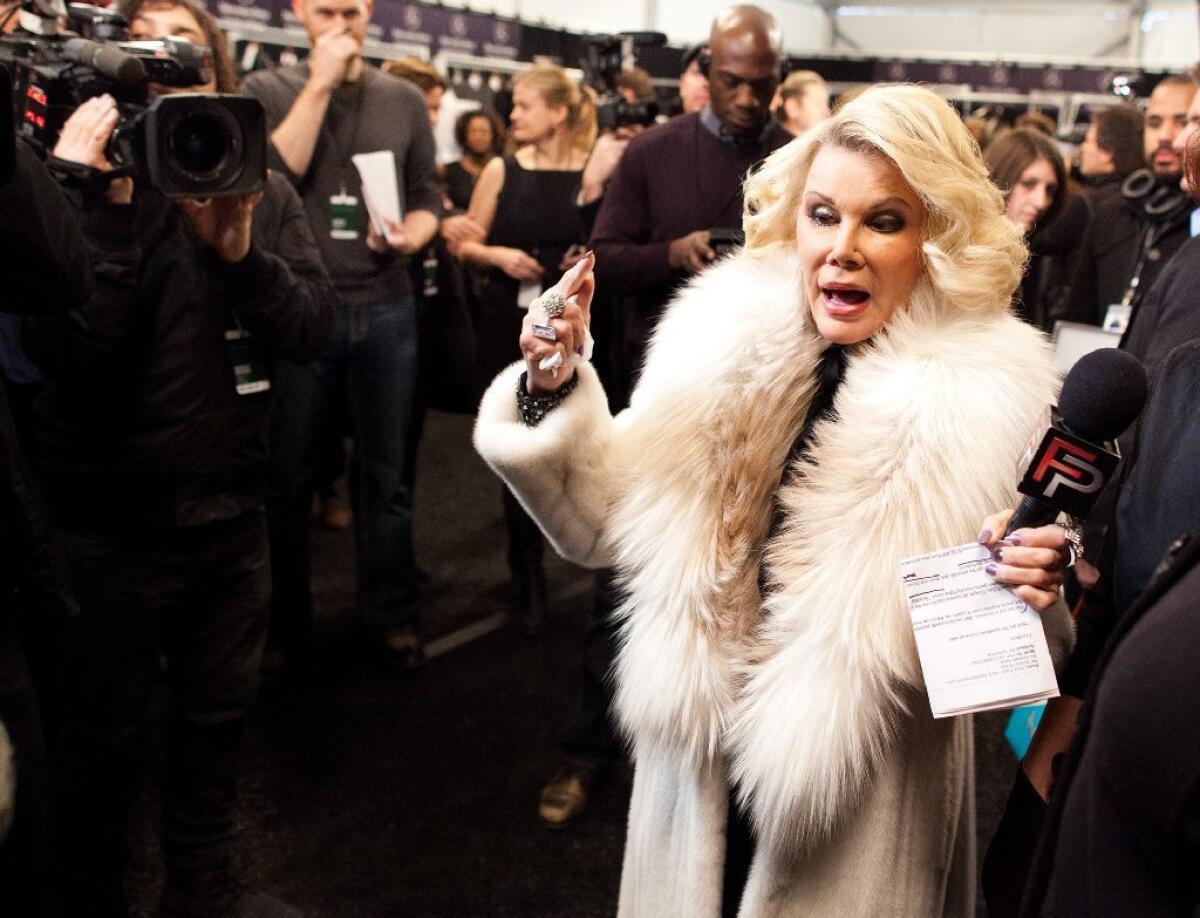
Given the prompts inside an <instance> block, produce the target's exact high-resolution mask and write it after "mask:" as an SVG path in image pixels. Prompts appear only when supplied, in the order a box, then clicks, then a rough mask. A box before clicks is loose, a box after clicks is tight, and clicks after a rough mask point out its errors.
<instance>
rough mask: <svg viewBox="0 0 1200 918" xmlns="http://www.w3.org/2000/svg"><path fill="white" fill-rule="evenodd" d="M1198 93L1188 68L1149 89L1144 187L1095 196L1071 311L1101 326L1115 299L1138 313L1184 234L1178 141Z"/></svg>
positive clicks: (1185, 220)
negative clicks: (1134, 193) (1133, 194)
mask: <svg viewBox="0 0 1200 918" xmlns="http://www.w3.org/2000/svg"><path fill="white" fill-rule="evenodd" d="M1195 94H1196V81H1195V79H1194V78H1193V77H1192V76H1190V75H1188V74H1178V75H1175V76H1169V77H1166V78H1165V79H1163V80H1162V82H1160V83H1159V84H1158V85H1157V86H1156V87H1154V92H1152V93H1151V94H1150V102H1149V105H1148V106H1147V108H1146V118H1145V127H1144V130H1143V139H1144V146H1145V152H1146V167H1147V169H1148V170H1149V174H1147V175H1146V176H1145V183H1144V184H1145V188H1144V191H1145V194H1143V195H1139V196H1138V197H1136V198H1127V197H1126V196H1125V195H1123V194H1122V195H1113V196H1112V197H1109V198H1106V199H1105V200H1104V201H1103V202H1098V204H1097V207H1096V209H1095V211H1094V212H1093V214H1092V218H1091V221H1090V222H1089V223H1088V228H1087V232H1086V234H1085V235H1084V239H1083V243H1082V246H1081V248H1080V254H1079V259H1078V264H1079V267H1078V271H1077V274H1076V276H1075V278H1074V282H1073V283H1072V285H1071V306H1070V310H1069V311H1070V314H1071V316H1072V317H1073V318H1076V319H1078V320H1079V321H1083V322H1091V323H1093V324H1096V325H1100V324H1103V323H1104V320H1105V317H1106V315H1107V314H1108V312H1109V307H1110V306H1128V307H1130V309H1131V310H1132V311H1134V312H1136V309H1137V306H1138V303H1139V301H1140V300H1141V299H1142V297H1143V296H1144V295H1145V293H1146V291H1147V290H1149V289H1150V288H1151V287H1152V286H1153V284H1154V281H1155V279H1156V278H1157V277H1158V273H1159V271H1161V270H1162V268H1163V267H1164V266H1165V265H1166V263H1167V261H1169V260H1170V258H1171V256H1172V255H1174V254H1175V252H1176V251H1178V249H1179V247H1180V246H1181V245H1183V243H1184V242H1185V241H1186V240H1187V238H1188V213H1189V212H1190V210H1191V208H1190V206H1189V205H1188V201H1187V198H1186V196H1185V195H1184V194H1183V193H1182V192H1181V191H1180V190H1179V179H1180V175H1181V173H1182V168H1183V161H1182V159H1181V158H1180V155H1179V152H1178V151H1177V150H1175V149H1174V146H1173V144H1174V141H1175V137H1176V136H1177V135H1178V134H1179V132H1180V131H1181V130H1182V129H1183V126H1184V124H1185V122H1186V118H1187V110H1188V106H1189V105H1190V104H1191V101H1192V98H1193V96H1195Z"/></svg>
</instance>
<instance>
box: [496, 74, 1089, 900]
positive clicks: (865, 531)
mask: <svg viewBox="0 0 1200 918" xmlns="http://www.w3.org/2000/svg"><path fill="white" fill-rule="evenodd" d="M745 213H746V217H745V220H744V225H745V229H746V247H745V249H744V250H743V251H742V252H741V253H739V254H737V255H734V256H733V257H730V258H728V259H726V260H724V261H722V262H720V263H719V264H717V265H716V266H715V267H713V268H711V269H709V270H707V271H705V272H703V273H702V274H700V275H699V276H698V277H697V278H696V279H695V280H693V281H692V282H691V284H690V285H689V286H688V288H686V289H685V290H684V291H683V292H682V293H681V294H680V295H679V296H678V297H677V299H676V300H675V301H674V303H673V304H672V305H671V306H670V307H668V310H667V312H666V313H665V315H664V316H663V318H662V320H661V321H660V323H659V325H658V328H657V330H656V332H655V336H654V339H653V343H652V346H651V348H650V352H649V356H648V359H647V362H646V367H645V369H644V371H643V374H642V376H641V380H640V382H639V384H638V387H637V389H636V390H635V391H634V393H633V399H632V403H631V406H630V407H629V408H628V409H627V410H626V411H624V412H622V413H621V414H620V415H618V416H617V417H616V418H613V417H612V416H611V415H610V413H609V410H608V407H607V402H606V399H605V395H604V392H603V390H602V388H601V386H600V384H599V382H598V380H597V377H596V374H595V372H594V370H593V369H592V367H591V366H590V364H588V363H586V362H585V361H582V360H580V359H578V358H577V357H575V356H573V355H575V354H576V353H577V352H578V351H579V349H580V348H581V347H582V346H583V343H584V341H585V338H586V326H587V321H588V308H589V305H590V302H591V295H592V291H593V287H594V280H593V278H592V275H591V274H590V270H589V269H590V268H591V264H592V256H588V257H587V258H586V259H585V261H584V262H583V263H582V264H581V265H580V266H579V267H578V268H577V269H576V270H574V271H572V272H571V273H570V274H569V275H568V276H567V277H566V278H565V279H564V282H563V284H562V285H561V286H560V287H559V288H558V289H557V290H556V291H554V292H555V293H558V294H559V295H560V296H562V297H564V298H565V299H566V303H565V306H564V307H563V312H562V314H561V316H559V317H558V318H554V319H548V318H547V317H546V311H547V309H546V308H547V307H549V308H551V310H552V311H553V306H554V304H555V303H556V301H557V300H556V298H555V297H546V298H544V299H543V300H542V301H541V302H540V303H538V304H535V305H534V307H533V308H532V309H530V311H529V316H528V317H527V318H526V319H525V326H524V332H523V334H522V336H521V342H520V343H521V350H522V354H523V356H524V358H525V359H524V360H523V361H520V362H518V363H516V364H514V365H513V366H511V367H509V368H508V369H507V370H505V371H504V372H503V373H502V374H501V375H500V376H499V377H498V378H497V380H496V381H495V383H494V384H493V385H492V386H491V388H490V389H489V390H488V391H487V393H486V394H485V396H484V399H483V403H482V405H481V406H480V413H479V419H478V422H477V425H476V433H475V443H476V446H477V448H478V449H479V451H480V452H481V453H482V454H483V456H484V457H485V458H486V459H487V460H488V462H489V463H490V464H491V465H492V467H493V468H494V469H495V470H496V471H497V472H498V473H499V474H500V475H501V476H502V477H503V478H504V479H505V481H506V482H507V483H508V484H509V486H510V487H511V488H512V489H513V491H514V492H515V493H516V494H517V495H518V496H519V497H520V500H521V502H522V504H523V505H524V506H525V507H527V508H529V511H530V513H532V514H533V516H534V517H535V518H536V519H537V520H538V521H539V523H540V525H541V526H542V527H543V528H544V530H545V532H546V533H547V535H548V537H549V538H550V539H551V540H552V542H553V544H554V546H555V548H556V549H558V550H559V551H560V552H561V553H562V554H563V555H564V556H565V557H567V558H569V559H571V560H573V561H576V562H578V563H581V564H584V565H588V566H594V567H606V566H615V567H617V568H619V570H620V572H621V579H622V586H623V588H624V591H625V595H626V596H627V599H626V601H625V603H624V605H623V607H622V609H621V612H620V615H621V618H622V626H621V638H622V640H621V645H620V651H619V656H618V661H617V666H616V702H615V703H616V709H617V713H618V716H619V718H620V721H621V723H622V726H623V728H624V731H625V733H626V735H627V736H628V737H629V738H630V740H631V742H632V746H633V754H634V760H635V762H636V772H635V777H634V787H633V796H632V800H631V802H630V814H629V823H628V835H627V840H626V850H625V860H624V871H623V876H622V881H621V893H620V906H619V914H620V915H621V916H622V918H661V916H668V915H671V916H674V915H687V916H689V918H718V916H733V915H739V916H740V918H797V916H822V918H825V916H864V915H872V916H876V915H878V916H884V915H886V916H888V918H935V916H954V918H970V916H973V915H974V902H973V899H974V891H975V870H974V845H975V839H974V825H973V760H972V755H973V753H972V748H973V747H972V727H971V718H970V717H969V716H968V717H956V718H949V719H944V720H934V719H933V717H932V716H931V715H930V709H929V702H928V699H927V698H926V697H925V693H924V687H923V682H922V678H921V669H920V664H919V662H918V659H917V654H916V649H915V642H914V639H913V630H912V623H911V619H910V617H909V614H908V610H907V607H906V604H905V600H904V593H903V589H902V586H901V582H900V577H899V562H900V560H901V559H902V558H905V557H909V556H913V555H917V554H921V553H924V552H929V551H933V550H935V549H938V548H944V547H948V546H953V545H959V544H962V543H964V542H968V541H971V540H974V539H976V538H977V537H978V538H979V539H980V541H982V542H991V541H992V540H993V538H994V536H993V535H992V534H991V533H980V532H979V527H980V523H981V521H982V520H984V519H985V518H987V517H988V516H989V514H991V513H993V512H994V511H995V509H996V508H1000V507H1005V506H1012V504H1013V502H1014V500H1015V498H1016V491H1015V482H1014V475H1013V469H1014V468H1015V467H1016V463H1017V461H1018V457H1019V456H1020V454H1021V452H1022V448H1023V444H1024V441H1025V439H1026V438H1027V437H1028V434H1029V431H1030V430H1031V429H1032V427H1033V425H1034V424H1035V422H1036V420H1037V417H1038V415H1039V413H1040V412H1041V411H1042V410H1043V409H1044V407H1045V405H1046V403H1047V402H1048V401H1050V400H1051V399H1052V397H1053V395H1054V392H1055V388H1056V372H1055V368H1054V362H1053V359H1052V356H1051V353H1050V349H1049V347H1048V346H1047V343H1046V341H1045V339H1044V338H1043V337H1042V335H1041V334H1040V333H1038V332H1037V331H1035V330H1034V329H1032V328H1030V327H1029V326H1027V325H1025V324H1023V323H1021V322H1020V321H1018V320H1017V319H1016V318H1015V317H1013V316H1012V315H1011V314H1010V313H1009V311H1008V305H1009V298H1010V296H1011V293H1012V290H1013V288H1014V287H1015V286H1016V284H1017V281H1018V279H1019V278H1020V276H1021V266H1022V263H1023V262H1024V258H1025V246H1024V243H1023V241H1022V234H1021V232H1020V230H1019V229H1018V228H1017V227H1016V226H1015V225H1014V224H1012V223H1011V222H1010V221H1009V220H1008V219H1007V218H1006V217H1005V215H1004V204H1003V200H1002V197H1001V194H1000V192H999V191H998V190H997V189H996V188H995V186H994V185H992V184H991V182H989V181H988V175H987V170H986V169H985V167H984V165H983V162H982V161H981V159H980V156H979V152H978V148H977V147H976V145H975V143H974V141H972V140H971V138H970V135H969V134H968V133H967V131H966V129H965V128H964V127H963V124H962V121H961V119H960V118H959V117H958V115H957V114H955V112H954V110H953V109H952V108H951V107H950V106H949V105H948V104H947V103H946V102H945V101H943V100H942V99H940V98H938V97H937V96H936V95H934V94H933V93H931V92H929V91H928V90H925V89H922V88H918V87H914V86H889V87H880V88H876V89H873V90H869V91H867V92H865V93H864V94H863V95H861V96H860V97H859V98H857V99H856V100H854V101H853V102H851V103H850V104H848V105H847V106H846V107H845V108H843V109H842V110H841V111H839V112H838V113H837V114H836V115H834V116H833V117H832V118H830V119H829V120H827V121H825V122H824V123H822V124H820V125H818V126H817V127H815V128H813V129H812V130H810V131H808V132H807V133H806V134H804V135H803V136H802V137H800V138H797V140H796V141H795V142H793V143H790V144H788V145H786V146H784V147H783V148H782V149H780V150H778V151H777V152H775V153H774V154H772V155H771V157H770V158H769V159H767V161H766V163H765V164H764V166H763V167H762V169H761V170H759V171H758V172H756V173H755V174H754V175H753V176H752V177H751V178H750V180H749V181H748V183H747V188H746V209H745ZM571 297H574V298H575V299H574V301H572V300H571ZM535 323H536V324H539V325H541V324H547V323H548V324H549V325H550V327H552V328H553V330H554V336H555V339H556V340H553V341H551V340H547V338H545V337H542V336H540V335H537V334H534V325H535ZM555 355H558V356H555ZM1017 535H1018V536H1019V537H1020V539H1021V543H1020V545H1013V544H1012V543H1006V544H1005V545H1003V546H1001V551H1000V555H999V557H998V559H997V560H996V562H995V563H994V564H991V565H989V566H988V568H987V572H988V573H989V574H990V575H991V576H993V577H995V579H996V580H997V581H998V582H1000V583H1005V584H1008V585H1011V586H1012V587H1013V589H1014V590H1015V591H1016V592H1017V594H1018V595H1020V596H1021V597H1022V598H1023V599H1024V600H1026V601H1027V602H1028V603H1030V605H1032V606H1033V607H1035V608H1037V609H1039V610H1043V612H1044V619H1045V621H1046V627H1047V632H1048V634H1049V636H1050V640H1051V644H1052V648H1053V651H1054V652H1056V653H1057V654H1059V655H1060V656H1061V654H1062V652H1063V651H1064V650H1065V645H1066V644H1068V643H1069V640H1070V637H1069V636H1070V617H1069V615H1068V614H1067V611H1066V609H1065V607H1064V606H1063V604H1062V603H1061V602H1060V601H1059V598H1058V586H1059V584H1060V583H1061V581H1062V571H1061V568H1062V566H1063V565H1064V564H1065V560H1066V552H1065V542H1064V541H1063V538H1062V533H1061V530H1058V529H1057V527H1043V528H1041V529H1036V530H1018V532H1017Z"/></svg>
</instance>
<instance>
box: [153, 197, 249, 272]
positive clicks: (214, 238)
mask: <svg viewBox="0 0 1200 918" xmlns="http://www.w3.org/2000/svg"><path fill="white" fill-rule="evenodd" d="M261 200H262V192H261V191H258V192H255V193H254V194H246V195H235V196H232V197H227V198H182V199H180V200H178V201H176V202H175V203H176V205H177V206H178V207H179V210H180V211H181V212H182V213H183V215H184V217H185V218H186V219H187V221H188V223H189V225H190V226H191V228H192V232H193V233H195V234H196V238H197V239H199V240H200V241H201V242H202V243H204V245H206V246H208V247H209V248H210V249H212V250H213V251H214V252H215V253H216V254H217V257H218V258H220V259H221V260H222V261H228V262H239V261H241V260H242V259H243V258H245V257H246V254H247V253H248V252H249V251H250V226H251V222H252V218H253V215H254V208H255V206H256V205H257V204H258V202H259V201H261Z"/></svg>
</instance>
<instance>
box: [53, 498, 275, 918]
mask: <svg viewBox="0 0 1200 918" xmlns="http://www.w3.org/2000/svg"><path fill="white" fill-rule="evenodd" d="M64 546H65V548H66V550H67V555H68V562H69V564H70V568H71V578H72V586H73V587H74V589H75V591H76V595H77V597H78V599H79V603H80V606H81V608H82V613H81V615H80V617H79V618H78V619H76V620H74V621H72V622H70V623H68V625H67V626H66V629H65V635H64V641H63V645H64V646H63V667H62V668H63V676H62V699H61V701H62V705H61V715H60V717H61V727H60V735H59V738H58V742H57V744H56V747H55V749H54V763H55V777H56V800H55V803H56V824H57V825H56V828H57V831H56V849H57V853H58V857H59V867H60V870H61V872H62V876H61V878H60V883H59V887H60V888H61V889H62V891H63V896H64V902H63V912H64V914H66V915H70V916H71V918H90V916H103V918H108V916H122V918H123V916H124V915H125V912H126V907H125V897H124V892H123V889H122V873H123V870H124V867H125V860H126V846H125V835H126V832H127V829H128V826H129V814H130V806H131V802H132V795H133V791H134V789H135V788H134V781H135V778H136V776H137V774H138V771H139V768H138V765H139V763H140V759H141V755H140V753H141V751H142V746H143V738H144V734H145V730H144V727H145V722H146V715H147V710H148V704H149V699H150V692H151V689H152V687H153V685H154V683H155V680H156V678H157V675H158V672H159V660H160V653H161V652H165V653H166V655H167V659H168V672H169V683H170V687H171V691H172V699H171V720H170V728H169V732H168V738H167V757H166V765H165V772H164V777H163V792H162V800H163V813H162V838H163V846H164V849H165V855H166V865H167V880H166V887H165V890H164V894H163V905H164V914H166V915H187V916H197V918H199V916H204V918H208V916H212V918H217V916H221V918H227V916H229V915H230V914H232V913H233V910H234V908H235V903H236V898H237V890H236V887H235V884H234V881H233V872H232V860H233V840H234V815H235V813H234V811H235V805H236V797H237V793H236V787H237V781H236V779H237V754H238V747H239V740H240V736H241V733H242V727H243V723H244V721H245V717H246V712H247V710H248V708H249V707H250V704H251V702H252V701H253V698H254V694H255V689H256V685H257V678H258V667H259V662H260V658H261V655H262V646H263V640H264V636H265V634H266V627H267V616H268V602H269V594H270V574H269V566H268V561H267V539H266V531H265V526H264V522H263V517H262V514H260V513H251V514H247V515H244V516H242V517H240V518H238V519H234V520H229V521H225V522H220V523H213V524H210V525H207V526H198V527H192V528H188V529H170V530H157V531H154V532H150V533H137V534H121V535H118V534H114V533H111V532H103V533H101V532H79V531H75V532H69V533H64Z"/></svg>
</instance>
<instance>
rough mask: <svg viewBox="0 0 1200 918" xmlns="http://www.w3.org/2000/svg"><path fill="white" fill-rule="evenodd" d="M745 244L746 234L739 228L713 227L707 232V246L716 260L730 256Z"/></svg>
mask: <svg viewBox="0 0 1200 918" xmlns="http://www.w3.org/2000/svg"><path fill="white" fill-rule="evenodd" d="M745 244H746V234H745V232H744V231H743V230H742V229H741V228H740V227H737V228H735V227H731V226H714V227H713V228H712V229H710V230H709V231H708V245H709V247H710V248H711V249H712V250H713V251H714V252H716V253H717V257H718V258H724V257H725V256H726V255H729V254H732V253H733V252H734V251H736V250H737V249H740V248H741V247H742V246H744V245H745Z"/></svg>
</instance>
